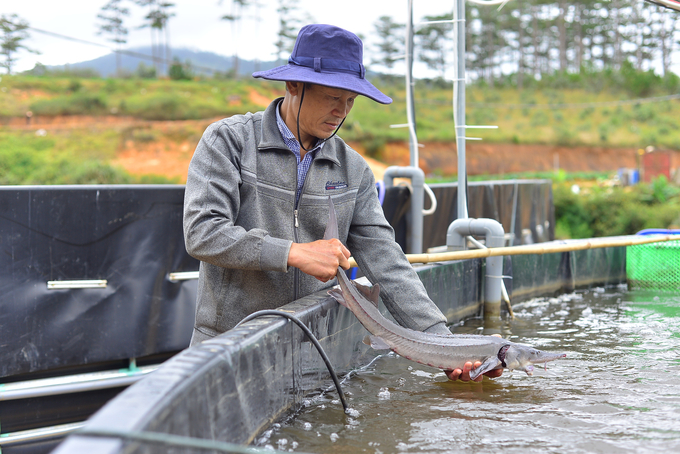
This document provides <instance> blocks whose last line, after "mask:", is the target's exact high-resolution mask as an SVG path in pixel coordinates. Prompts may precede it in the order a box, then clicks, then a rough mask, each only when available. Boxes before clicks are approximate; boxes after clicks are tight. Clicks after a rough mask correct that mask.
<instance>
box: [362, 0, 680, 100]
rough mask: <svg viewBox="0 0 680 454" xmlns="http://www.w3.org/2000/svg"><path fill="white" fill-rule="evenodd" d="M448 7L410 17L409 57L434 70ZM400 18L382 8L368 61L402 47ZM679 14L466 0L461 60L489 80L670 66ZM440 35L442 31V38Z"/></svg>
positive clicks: (442, 64) (664, 70) (636, 3)
mask: <svg viewBox="0 0 680 454" xmlns="http://www.w3.org/2000/svg"><path fill="white" fill-rule="evenodd" d="M452 14H453V13H450V14H443V15H437V16H425V17H423V18H422V19H421V21H420V22H419V23H417V24H415V33H414V42H415V43H414V44H415V49H416V51H415V53H416V57H415V58H416V59H418V60H420V61H422V62H423V63H425V64H426V65H427V67H428V68H429V69H431V70H432V71H434V72H435V73H436V74H438V75H439V77H442V78H443V77H444V75H445V72H446V69H447V68H450V66H451V57H452V55H453V48H452V46H453V40H452V39H451V37H452V33H453V24H452V23H451V22H444V21H446V20H450V19H451V18H452ZM404 27H405V24H400V23H398V22H395V21H394V20H393V19H392V18H391V17H390V16H382V17H381V18H380V19H379V20H378V21H377V22H376V23H375V35H376V37H377V42H376V44H375V45H374V48H373V52H374V60H373V63H375V64H378V65H380V66H383V67H385V68H388V69H391V68H393V66H394V64H395V62H397V61H398V60H399V58H400V56H401V55H403V53H404V48H403V44H402V43H403V39H400V38H402V36H403V30H404ZM679 28H680V14H679V13H677V12H675V11H671V10H668V9H664V8H662V7H660V6H657V5H654V4H652V3H647V2H644V1H641V0H582V1H580V2H578V3H573V2H567V1H566V0H522V1H516V2H509V3H507V4H505V5H504V6H503V7H502V9H500V10H499V9H498V8H497V7H495V6H482V5H477V4H474V3H469V2H468V3H467V4H466V60H467V69H468V72H469V74H470V75H471V77H472V78H473V79H477V80H484V81H486V82H488V83H494V81H495V80H498V79H500V78H503V77H505V76H506V75H507V74H510V73H511V74H515V76H516V83H517V85H518V86H519V87H521V86H522V85H523V83H524V81H525V79H526V78H527V77H533V78H540V76H541V75H542V74H551V73H554V72H555V71H561V72H565V73H566V72H570V73H580V72H583V71H600V70H603V69H614V70H621V69H622V68H624V67H625V66H632V68H633V69H634V70H635V71H649V70H650V69H654V68H656V69H657V70H659V71H660V72H661V76H665V75H667V74H669V73H670V72H671V63H672V60H671V58H672V55H673V50H674V47H675V46H677V45H678V43H679V41H678V37H679ZM447 38H448V39H447Z"/></svg>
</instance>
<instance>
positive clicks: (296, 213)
mask: <svg viewBox="0 0 680 454" xmlns="http://www.w3.org/2000/svg"><path fill="white" fill-rule="evenodd" d="M313 168H314V160H312V163H311V164H310V166H309V170H308V171H307V175H306V176H305V182H304V183H302V190H301V191H300V198H302V194H304V193H305V187H306V186H307V181H309V175H310V174H311V173H312V169H313ZM295 171H296V172H297V168H296V169H295ZM296 181H297V180H296ZM295 197H296V198H297V185H296V186H295ZM299 203H300V200H299V199H297V200H296V201H295V209H294V210H293V218H294V221H295V222H294V226H295V228H294V229H293V238H294V241H295V242H296V243H297V242H298V232H297V229H298V228H299V227H300V221H299V214H300V211H299V210H298V204H299ZM299 292H300V270H299V269H298V268H295V273H294V283H293V301H295V300H297V299H298V298H299V297H300V296H299Z"/></svg>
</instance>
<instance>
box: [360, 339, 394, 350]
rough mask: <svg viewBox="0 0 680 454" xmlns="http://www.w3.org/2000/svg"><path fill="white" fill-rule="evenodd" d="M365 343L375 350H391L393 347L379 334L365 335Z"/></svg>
mask: <svg viewBox="0 0 680 454" xmlns="http://www.w3.org/2000/svg"><path fill="white" fill-rule="evenodd" d="M364 344H366V345H370V346H371V348H372V349H373V350H390V349H391V348H392V347H390V346H389V345H388V344H387V342H385V341H384V340H382V338H380V337H378V336H366V337H364Z"/></svg>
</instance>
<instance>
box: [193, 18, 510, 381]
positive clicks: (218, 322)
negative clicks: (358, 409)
mask: <svg viewBox="0 0 680 454" xmlns="http://www.w3.org/2000/svg"><path fill="white" fill-rule="evenodd" d="M253 76H254V77H259V78H263V79H268V80H276V81H282V82H285V84H286V93H285V96H284V97H283V98H279V99H276V100H274V101H273V102H272V103H271V104H270V105H269V107H268V108H267V109H266V110H265V111H264V112H257V113H254V114H252V113H247V114H245V115H235V116H233V117H230V118H226V119H223V120H221V121H218V122H216V123H214V124H212V125H210V126H209V127H208V129H207V130H206V131H205V133H204V134H203V137H202V138H201V141H200V143H199V144H198V146H197V148H196V152H195V153H194V156H193V158H192V160H191V164H190V166H189V173H188V177H187V184H186V192H185V199H184V237H185V243H186V247H187V251H188V252H189V254H191V255H192V256H193V257H196V258H197V259H199V260H200V261H201V265H200V273H199V283H198V301H197V308H196V323H195V326H194V332H193V336H192V341H191V342H192V344H194V343H197V342H200V341H202V340H205V339H209V338H211V337H214V336H216V335H218V334H220V333H222V332H224V331H226V330H228V329H230V328H232V327H233V326H234V325H236V324H237V323H238V322H239V321H240V320H242V319H243V318H244V317H246V316H247V315H249V314H251V313H253V312H255V311H258V310H263V309H273V308H276V307H279V306H282V305H284V304H286V303H289V302H291V301H294V300H296V299H299V298H302V297H304V296H306V295H309V294H311V293H314V292H317V291H320V290H323V289H327V288H329V287H330V286H331V284H330V281H331V280H332V279H333V277H334V276H335V272H336V270H337V269H338V266H340V267H342V268H344V269H348V268H349V261H348V258H349V257H350V251H351V254H352V255H353V257H354V258H355V259H356V261H357V263H358V264H359V266H360V267H361V269H362V270H363V271H364V273H365V275H366V277H367V278H368V279H369V280H370V281H371V282H374V283H375V282H379V283H380V285H381V293H380V296H381V298H382V300H383V302H384V304H385V306H386V307H387V309H388V310H389V311H390V313H391V314H392V315H393V316H394V318H395V320H396V321H397V322H398V323H400V324H401V325H403V326H407V327H409V328H412V329H416V330H420V331H427V332H434V333H441V334H450V331H449V330H448V328H447V327H446V324H445V323H446V318H445V317H444V315H443V314H442V313H441V312H440V311H439V309H438V308H437V306H436V305H435V304H434V303H433V302H432V301H431V300H430V299H429V297H428V295H427V292H426V290H425V288H424V287H423V285H422V283H421V281H420V279H419V278H418V276H417V274H416V273H415V271H414V270H413V268H412V267H411V265H410V264H409V263H408V260H407V259H406V257H405V256H404V254H403V252H402V250H401V248H400V246H399V245H398V244H397V243H396V242H395V241H394V232H393V230H392V228H391V226H390V225H389V223H388V222H387V221H386V220H385V217H384V215H383V211H382V207H381V206H380V202H379V200H378V197H377V196H376V190H375V180H374V177H373V173H372V172H371V170H370V168H369V166H368V164H367V163H366V161H365V160H364V159H363V158H362V157H361V156H360V155H359V154H358V153H357V152H356V151H354V150H352V149H351V148H350V147H349V146H347V145H346V144H345V142H344V141H343V140H342V139H340V138H339V137H337V136H336V133H337V131H338V129H339V128H340V126H341V125H342V123H343V122H344V121H345V118H346V117H347V115H348V114H349V112H350V110H351V109H352V106H353V104H354V100H355V99H356V97H357V96H358V95H363V96H366V97H368V98H370V99H372V100H374V101H377V102H379V103H381V104H389V103H391V102H392V100H391V99H390V98H389V97H388V96H386V95H385V94H383V93H382V92H380V90H378V89H377V88H376V87H375V86H373V84H371V83H370V82H369V81H368V80H367V79H366V77H365V69H364V65H363V45H362V42H361V40H360V39H359V38H358V37H357V36H356V35H354V34H353V33H350V32H348V31H346V30H343V29H341V28H338V27H335V26H331V25H322V24H314V25H307V26H305V27H303V28H302V29H301V30H300V33H299V35H298V38H297V40H296V42H295V47H294V49H293V53H292V54H291V56H290V59H289V60H288V64H287V65H284V66H280V67H277V68H274V69H271V70H268V71H260V72H256V73H254V74H253ZM329 196H330V197H331V198H332V199H333V202H334V205H335V209H336V212H337V217H338V227H339V232H340V240H328V241H326V240H320V238H322V237H323V233H324V230H325V227H326V221H327V219H328V197H329ZM345 245H346V246H345ZM471 368H472V364H470V363H468V364H467V365H466V367H465V368H464V370H462V371H461V370H456V371H448V372H447V375H449V378H451V379H453V380H455V379H457V378H459V377H460V378H461V379H467V380H469V370H470V369H471ZM489 375H490V376H498V375H500V373H499V372H497V371H493V372H492V373H490V374H489Z"/></svg>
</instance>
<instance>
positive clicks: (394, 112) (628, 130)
mask: <svg viewBox="0 0 680 454" xmlns="http://www.w3.org/2000/svg"><path fill="white" fill-rule="evenodd" d="M643 75H644V77H647V78H648V77H649V76H648V75H647V74H646V73H644V74H643ZM626 77H629V79H630V78H631V77H632V76H626ZM591 78H592V79H593V80H597V84H600V85H602V86H601V87H599V86H598V87H596V88H601V90H599V91H598V90H595V89H594V88H593V87H592V86H588V85H587V84H585V83H583V82H581V83H580V84H576V83H575V82H573V80H572V79H573V77H572V78H570V79H569V78H568V79H566V81H562V80H561V79H559V78H556V81H552V82H551V83H552V84H553V86H550V85H548V86H545V85H546V84H548V82H545V83H544V84H543V85H540V84H538V83H536V84H534V85H531V86H529V87H528V88H525V89H523V90H518V89H517V88H516V87H514V86H512V85H509V84H505V85H498V86H494V87H490V86H487V85H485V84H472V85H469V86H468V87H467V90H466V91H467V92H466V99H467V103H466V104H467V107H466V123H467V124H469V125H497V126H499V128H498V129H495V130H493V129H484V130H475V136H478V137H481V138H483V139H484V140H485V141H489V142H496V143H524V144H558V145H565V146H576V145H585V146H615V147H644V146H646V145H648V144H654V145H655V146H657V147H660V148H664V147H665V148H680V126H678V122H677V120H676V119H677V118H680V100H678V99H670V100H666V101H658V102H647V103H637V104H630V103H628V104H626V103H625V101H627V100H631V99H637V98H638V97H639V96H640V95H639V94H638V93H633V92H631V91H630V90H629V91H626V90H623V89H622V88H621V86H620V85H621V84H625V83H626V80H627V79H625V78H624V77H623V76H620V75H616V74H614V75H611V74H610V75H602V76H601V77H600V79H603V80H604V82H602V81H600V80H598V79H597V77H596V76H591ZM546 79H548V78H546ZM619 79H621V80H619ZM631 80H634V79H631ZM673 80H674V79H673ZM607 81H610V83H611V84H619V85H615V86H606V85H603V84H604V83H605V82H607ZM644 81H646V79H644ZM373 82H374V83H375V84H376V85H377V86H378V87H379V88H381V89H382V90H383V91H384V92H385V93H386V94H388V95H389V96H391V97H392V98H393V99H394V102H393V103H392V104H390V105H381V104H377V103H375V102H373V101H370V100H368V99H366V98H363V97H359V99H358V100H357V103H356V106H355V108H354V110H353V111H352V114H351V115H350V117H349V118H348V120H347V121H346V124H345V128H344V131H343V138H345V139H346V140H351V141H359V142H363V143H364V144H365V146H366V148H367V149H380V147H381V146H382V145H384V144H385V143H387V142H390V141H403V140H407V139H408V130H407V129H406V128H390V125H396V124H404V123H406V99H405V91H404V87H403V84H402V83H400V82H394V81H391V80H380V79H378V80H374V81H373ZM590 83H591V84H595V83H596V82H590ZM645 83H646V85H645V84H642V85H641V86H645V87H646V86H647V85H649V83H647V82H645ZM668 84H670V82H669V83H668ZM668 84H666V85H668ZM638 85H640V84H638ZM659 85H660V88H659V89H658V90H656V91H650V90H651V89H647V90H646V91H645V92H644V96H647V97H653V96H656V97H660V96H663V95H666V94H668V93H673V91H672V90H670V89H667V88H664V87H665V86H664V85H663V84H661V83H659ZM554 86H558V87H560V86H563V87H561V88H555V87H554ZM673 87H674V85H673ZM671 88H672V87H671ZM676 88H677V87H676ZM282 89H283V85H282V84H281V83H272V82H266V81H260V80H251V79H243V80H241V79H238V80H234V79H203V80H193V81H171V80H147V79H97V78H88V79H84V78H83V79H76V78H68V77H66V78H57V77H53V78H47V77H37V76H3V77H2V79H1V80H0V123H2V117H5V118H7V117H22V116H23V115H24V113H25V112H26V111H27V110H31V111H33V112H34V114H35V115H47V116H51V115H76V114H79V115H126V116H133V117H137V118H140V119H146V120H185V119H206V118H213V117H219V116H229V115H233V114H237V113H245V112H248V111H251V112H254V111H257V110H261V107H260V106H259V105H258V104H257V103H254V102H253V101H252V99H251V93H253V92H255V93H258V94H259V95H261V96H263V97H265V98H268V99H273V98H275V97H277V96H281V95H282V93H283V92H282ZM451 97H452V88H451V87H450V86H449V84H447V83H441V82H439V83H433V82H432V81H424V80H419V81H417V82H416V87H415V98H416V100H415V104H416V106H417V110H416V128H417V132H418V138H419V140H421V141H451V140H453V139H454V137H455V135H454V128H453V114H452V99H451ZM617 102H618V103H620V104H615V103H617ZM603 103H604V104H603ZM606 103H609V104H606ZM612 103H614V104H612ZM557 104H568V105H567V106H561V107H560V106H555V105H557ZM576 104H582V105H581V106H575V105H576ZM550 105H552V106H553V107H551V108H547V106H550Z"/></svg>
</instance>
